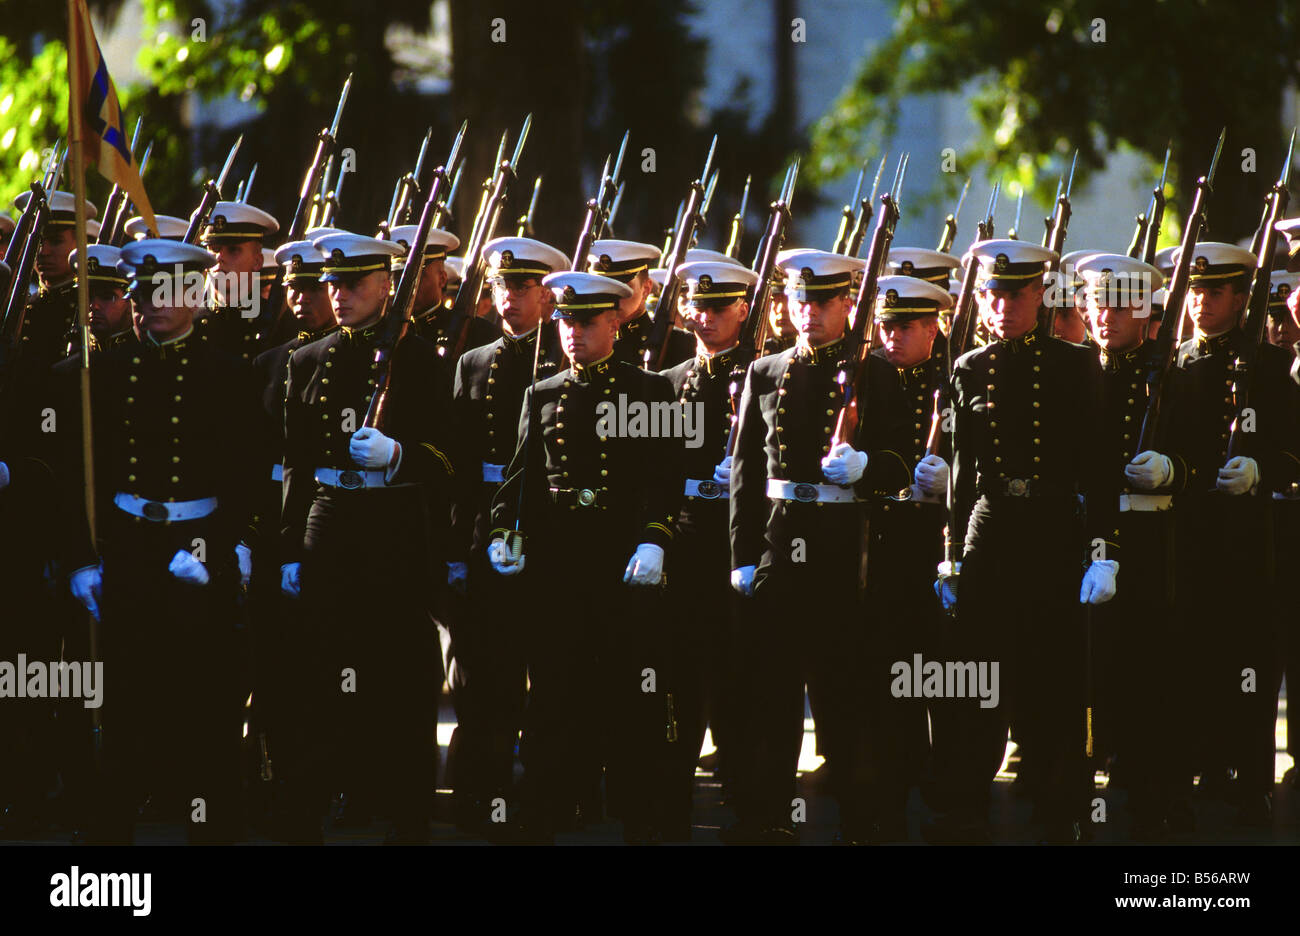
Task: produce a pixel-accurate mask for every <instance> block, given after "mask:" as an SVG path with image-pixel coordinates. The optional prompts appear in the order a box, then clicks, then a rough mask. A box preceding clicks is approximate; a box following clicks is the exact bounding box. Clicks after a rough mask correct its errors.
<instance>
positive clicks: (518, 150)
mask: <svg viewBox="0 0 1300 936" xmlns="http://www.w3.org/2000/svg"><path fill="white" fill-rule="evenodd" d="M532 126H533V115H532V114H528V115H527V116H526V117H524V125H523V126H522V127H520V128H519V139H518V140H516V141H515V154H514V156H512V157H511V158H510V168H511V169H515V168H517V167H518V166H519V157H520V156H522V155H523V153H524V144H525V143H527V142H528V131H529V130H530V129H531V128H532Z"/></svg>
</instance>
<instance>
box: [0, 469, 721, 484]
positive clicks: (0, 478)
mask: <svg viewBox="0 0 1300 936" xmlns="http://www.w3.org/2000/svg"><path fill="white" fill-rule="evenodd" d="M728 464H730V463H728ZM8 486H9V466H8V465H6V464H5V463H4V462H0V491H3V490H4V489H5V488H7V487H8Z"/></svg>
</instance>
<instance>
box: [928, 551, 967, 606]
mask: <svg viewBox="0 0 1300 936" xmlns="http://www.w3.org/2000/svg"><path fill="white" fill-rule="evenodd" d="M938 572H939V577H938V578H937V579H936V580H935V583H934V593H935V594H936V595H938V596H939V604H941V605H943V610H945V611H951V610H952V609H953V608H955V607H956V606H957V583H958V582H959V581H960V580H961V563H960V562H941V563H939V567H938Z"/></svg>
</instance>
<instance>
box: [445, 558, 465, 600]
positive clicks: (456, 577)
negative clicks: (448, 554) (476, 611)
mask: <svg viewBox="0 0 1300 936" xmlns="http://www.w3.org/2000/svg"><path fill="white" fill-rule="evenodd" d="M468 579H469V566H467V565H466V564H465V563H463V562H449V563H447V584H448V585H450V586H451V587H452V588H454V589H456V591H457V592H459V593H460V594H462V595H463V594H465V582H466V581H467V580H468Z"/></svg>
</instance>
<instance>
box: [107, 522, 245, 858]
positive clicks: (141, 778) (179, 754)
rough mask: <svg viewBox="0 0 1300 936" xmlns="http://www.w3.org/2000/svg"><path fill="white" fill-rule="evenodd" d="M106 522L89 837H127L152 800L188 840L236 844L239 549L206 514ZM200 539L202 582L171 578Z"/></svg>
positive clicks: (239, 823) (239, 813) (239, 705)
mask: <svg viewBox="0 0 1300 936" xmlns="http://www.w3.org/2000/svg"><path fill="white" fill-rule="evenodd" d="M101 523H102V524H103V527H102V529H103V531H104V532H103V535H102V537H101V544H102V551H103V562H104V584H103V600H102V602H101V603H100V608H101V610H102V623H101V625H100V628H99V633H100V648H101V655H102V657H103V660H104V670H103V672H104V682H103V696H102V698H103V707H102V710H101V711H102V723H103V766H104V771H105V773H104V783H103V785H102V787H101V788H100V790H99V795H98V796H97V797H96V799H97V800H98V802H97V808H96V810H95V812H96V817H95V821H94V823H93V826H92V829H91V831H90V836H89V837H90V838H91V839H92V840H99V841H123V840H129V839H130V836H131V834H132V827H133V825H134V821H135V814H136V809H137V808H138V807H139V805H140V804H141V803H142V802H143V800H144V797H145V796H146V795H151V796H152V797H153V802H154V803H155V805H156V806H158V807H159V808H161V809H163V810H164V812H165V813H169V814H173V815H184V817H185V819H186V821H187V823H188V829H189V836H190V839H191V841H211V842H223V841H231V840H233V839H236V838H238V837H239V835H240V833H241V826H242V818H243V817H242V809H241V804H240V778H239V751H240V735H241V714H242V703H243V699H242V698H241V681H240V679H239V674H240V672H241V669H242V663H241V661H240V659H239V646H240V644H239V629H238V626H237V625H238V615H239V610H238V588H239V575H238V571H237V569H236V566H235V553H234V543H233V542H229V541H225V542H222V541H221V540H220V538H219V537H220V534H219V532H218V531H217V530H216V529H215V528H214V526H213V524H212V523H210V520H209V518H204V519H200V520H191V521H185V522H180V523H172V524H166V525H164V524H159V523H154V522H151V521H148V520H143V519H139V518H134V517H130V516H128V515H126V514H124V513H122V512H121V511H118V510H116V509H113V510H112V511H111V512H110V514H109V515H108V516H106V517H103V518H102V519H101ZM196 538H201V539H203V540H204V541H205V552H206V556H205V558H204V563H205V565H206V566H207V569H208V573H209V575H210V581H209V582H208V584H207V585H202V586H199V585H192V584H187V583H184V582H180V581H177V580H176V578H175V577H174V576H172V575H171V573H170V572H169V571H168V565H169V564H170V562H171V560H172V557H173V556H174V555H175V554H176V551H177V550H178V549H186V550H189V549H192V548H193V542H194V540H195V539H196ZM198 800H202V805H201V806H200V804H199V803H198V802H197V801H198ZM200 816H201V817H202V818H203V820H204V821H201V822H200V821H197V819H198V818H199V817H200Z"/></svg>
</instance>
